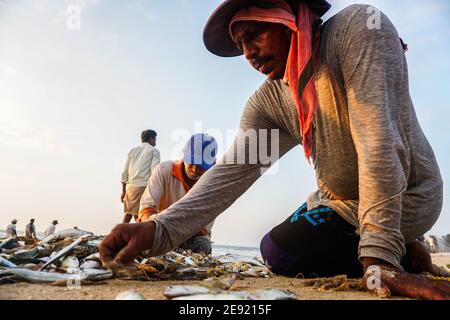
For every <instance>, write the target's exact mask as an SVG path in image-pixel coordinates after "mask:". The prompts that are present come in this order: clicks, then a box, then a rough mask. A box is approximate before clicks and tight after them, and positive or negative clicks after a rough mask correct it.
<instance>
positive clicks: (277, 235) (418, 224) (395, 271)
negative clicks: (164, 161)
mask: <svg viewBox="0 0 450 320" xmlns="http://www.w3.org/2000/svg"><path fill="white" fill-rule="evenodd" d="M336 2H337V1H336ZM329 8H330V5H329V4H328V3H327V1H325V0H307V1H306V0H305V1H297V0H289V1H287V0H258V1H255V0H225V1H222V2H221V3H220V5H219V7H218V8H217V9H216V10H215V11H214V12H213V13H212V14H211V16H210V18H209V20H208V22H207V23H206V26H205V28H204V33H203V40H204V43H205V45H206V48H207V49H208V50H209V51H211V52H212V53H214V54H216V55H218V56H224V57H232V56H239V55H243V57H244V58H245V59H246V60H247V61H248V63H249V64H250V65H251V67H252V68H254V69H256V70H258V71H259V72H260V73H262V74H264V75H266V76H267V79H266V81H265V82H264V83H263V84H262V85H261V86H260V87H259V89H258V90H256V92H255V93H254V94H253V95H252V96H251V97H250V98H249V100H248V102H247V104H246V106H245V108H244V110H243V112H242V116H241V121H240V127H239V130H238V132H237V135H236V138H235V142H234V144H233V145H232V146H231V147H230V149H229V151H228V152H227V154H226V155H225V156H224V157H223V158H222V159H221V160H218V161H217V164H216V165H214V167H213V168H211V169H210V170H209V171H208V172H207V173H206V174H205V175H204V176H203V177H202V178H201V179H200V180H199V181H198V183H197V184H196V185H195V187H194V188H192V189H191V190H190V191H189V192H188V193H187V194H186V196H185V197H183V198H182V199H180V200H179V201H177V202H175V203H174V204H172V205H171V206H170V207H169V208H167V209H166V210H164V211H163V212H161V213H160V214H156V215H152V216H151V217H150V219H149V221H146V222H143V223H136V224H132V225H130V224H126V225H125V224H122V225H118V226H116V227H115V228H114V229H113V230H112V231H111V233H110V234H109V235H108V236H107V237H105V239H104V240H103V242H102V243H101V245H100V255H101V257H102V260H103V262H104V263H105V264H109V263H112V264H119V263H120V264H124V263H128V262H132V261H133V259H134V258H135V257H136V256H137V255H139V253H140V252H142V251H144V250H150V251H149V255H153V256H157V255H161V254H164V253H166V252H168V251H169V250H171V249H173V248H175V247H177V246H179V245H180V244H181V243H183V242H184V241H186V240H187V239H189V237H192V235H194V234H195V233H196V232H198V230H200V229H201V228H202V227H203V226H204V225H206V224H208V223H210V222H212V221H213V220H214V219H216V218H217V216H219V215H220V214H222V213H223V212H225V210H226V209H227V208H229V207H230V206H231V205H232V204H233V203H234V202H235V201H236V200H237V199H238V198H239V197H241V196H242V195H243V194H244V193H245V192H246V191H247V190H248V189H249V188H250V187H251V186H252V185H253V184H254V183H255V182H256V181H257V180H258V179H259V178H260V177H261V176H263V173H264V172H266V170H267V169H268V168H269V167H270V165H272V164H273V163H275V161H277V160H278V159H279V158H280V157H283V156H284V155H285V154H286V153H288V152H289V151H290V150H291V149H294V148H299V145H301V146H302V148H303V152H304V156H305V158H306V159H307V161H308V162H309V163H310V164H311V167H312V168H314V170H315V173H316V181H317V189H316V190H315V191H313V192H312V193H311V194H310V195H309V196H308V198H307V199H306V201H305V200H303V201H301V202H300V199H298V201H299V206H298V209H297V210H295V211H294V212H292V213H287V212H286V218H284V219H283V221H281V222H280V223H279V224H278V225H277V226H274V227H273V228H272V229H271V230H268V232H267V233H266V235H265V236H264V237H263V238H262V239H261V243H260V250H261V255H262V257H263V259H264V261H265V263H266V265H267V266H269V268H270V269H271V271H272V272H273V273H275V274H277V275H284V276H287V277H297V276H299V275H301V276H302V277H305V278H310V277H332V276H336V275H341V274H346V275H348V276H349V277H362V278H363V280H362V283H361V284H362V285H363V286H364V287H365V288H366V289H367V290H369V291H371V292H373V293H376V294H377V295H379V296H385V297H386V296H389V295H391V294H394V295H400V296H405V297H410V298H416V299H417V298H418V299H448V297H450V286H449V285H448V282H446V281H442V280H437V279H432V278H429V277H425V276H420V275H418V274H420V273H422V272H428V273H430V274H432V275H433V276H436V277H442V276H445V273H444V272H443V271H442V270H441V269H440V268H436V267H435V266H434V265H433V263H432V260H431V256H430V253H429V252H428V250H427V248H426V247H425V246H424V245H423V244H422V243H420V242H419V241H418V240H417V239H418V238H419V237H421V236H423V235H424V234H425V233H426V232H428V231H429V230H430V229H431V228H432V227H433V225H434V224H435V223H436V221H437V220H438V218H439V216H440V214H441V210H442V204H443V194H444V193H443V191H444V189H443V181H442V176H441V173H440V169H439V166H438V162H437V160H436V157H435V155H434V152H433V149H432V147H431V145H430V143H429V142H428V140H427V138H426V136H425V134H424V132H423V131H422V129H421V126H420V123H419V120H418V118H417V115H416V111H415V108H414V105H413V102H412V99H411V95H410V91H409V83H408V66H407V59H406V56H405V51H406V45H405V44H404V43H403V41H402V40H401V39H400V38H399V34H398V32H397V30H396V29H395V27H394V25H393V24H392V22H391V21H390V19H389V18H388V17H387V16H386V15H385V14H384V13H382V12H381V11H380V10H378V9H375V8H373V7H371V6H368V5H362V4H357V5H351V6H348V7H346V8H345V9H343V10H341V11H340V12H338V13H336V14H335V15H334V16H333V17H331V18H329V19H328V20H327V21H326V22H323V21H322V19H321V17H322V16H323V15H324V14H325V12H326V11H327V10H328V9H329ZM374 9H375V10H374ZM372 10H374V11H375V12H377V19H378V20H379V21H378V23H379V26H377V27H374V26H370V22H369V23H368V21H370V19H371V16H370V15H369V14H368V12H370V11H372ZM219 77H220V76H219V75H218V74H215V77H213V78H212V79H211V81H218V78H219ZM234 77H235V79H239V77H240V75H239V74H235V75H234ZM429 95H430V96H431V94H429ZM249 133H253V136H254V137H255V138H254V139H251V138H250V139H249ZM258 133H259V135H258ZM268 133H270V134H268ZM269 137H270V139H269ZM272 147H273V149H272ZM273 150H276V152H275V153H274V152H273ZM268 152H271V156H270V157H268ZM267 158H271V159H267ZM247 159H248V160H247ZM300 166H301V162H300V159H299V161H298V162H297V164H296V165H294V166H292V167H291V168H288V170H293V171H295V170H299V168H300ZM303 183H305V181H292V183H288V184H279V185H273V186H272V189H273V190H271V191H273V192H274V193H276V194H279V193H281V194H282V193H283V192H284V191H285V190H286V189H287V188H296V187H298V186H299V185H300V184H303ZM270 196H271V192H269V193H268V194H267V197H270ZM264 200H265V199H254V201H255V202H257V201H264ZM262 203H263V202H262ZM269 210H272V211H273V212H274V213H278V212H279V208H277V207H274V208H269ZM244 214H245V212H243V213H242V215H244ZM288 214H289V215H288ZM259 218H260V219H265V218H266V217H264V215H263V214H261V215H259ZM241 222H242V220H241V219H239V220H238V221H236V223H237V224H238V223H241ZM229 232H230V237H232V236H233V233H235V232H236V231H235V230H230V231H229ZM247 232H249V233H250V232H254V231H253V230H252V229H251V226H249V227H248V228H247ZM374 282H375V283H374Z"/></svg>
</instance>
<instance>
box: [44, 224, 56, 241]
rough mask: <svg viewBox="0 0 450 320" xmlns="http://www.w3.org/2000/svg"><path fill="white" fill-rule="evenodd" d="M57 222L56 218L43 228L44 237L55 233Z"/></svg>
mask: <svg viewBox="0 0 450 320" xmlns="http://www.w3.org/2000/svg"><path fill="white" fill-rule="evenodd" d="M57 224H58V220H53V222H52V223H51V224H50V225H49V226H48V228H47V229H45V232H44V235H45V237H46V238H47V237H48V236H50V235H52V234H54V233H55V230H56V225H57Z"/></svg>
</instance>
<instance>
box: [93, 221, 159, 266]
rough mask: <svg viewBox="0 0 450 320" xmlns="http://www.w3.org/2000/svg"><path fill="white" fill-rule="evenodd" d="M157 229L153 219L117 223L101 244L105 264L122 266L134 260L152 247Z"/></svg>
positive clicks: (100, 249)
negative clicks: (140, 221)
mask: <svg viewBox="0 0 450 320" xmlns="http://www.w3.org/2000/svg"><path fill="white" fill-rule="evenodd" d="M155 230H156V225H155V223H154V222H153V221H148V222H142V223H133V224H118V225H116V226H115V227H114V229H112V230H111V233H110V234H109V235H108V236H107V237H106V238H105V239H104V240H103V241H102V243H101V244H100V247H99V251H100V258H101V259H102V261H103V264H104V265H106V266H120V265H125V264H128V263H130V262H132V261H133V259H135V258H136V257H138V256H139V255H140V254H141V253H142V252H143V251H145V250H147V249H151V248H152V245H153V238H154V236H155Z"/></svg>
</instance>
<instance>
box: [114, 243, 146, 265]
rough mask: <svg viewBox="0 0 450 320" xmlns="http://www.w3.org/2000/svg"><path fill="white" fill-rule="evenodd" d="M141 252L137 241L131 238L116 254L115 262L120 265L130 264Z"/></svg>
mask: <svg viewBox="0 0 450 320" xmlns="http://www.w3.org/2000/svg"><path fill="white" fill-rule="evenodd" d="M140 253H141V250H139V248H138V247H137V246H136V243H135V241H133V240H131V241H130V242H128V244H127V245H126V246H125V247H124V248H123V249H122V250H120V251H119V253H118V254H117V255H116V258H115V259H114V263H115V264H119V265H126V264H129V263H130V262H132V261H133V260H134V258H136V257H137V256H139V254H140Z"/></svg>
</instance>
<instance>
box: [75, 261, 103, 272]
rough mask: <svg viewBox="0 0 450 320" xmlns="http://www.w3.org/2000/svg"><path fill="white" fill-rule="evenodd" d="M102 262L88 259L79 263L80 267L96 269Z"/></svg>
mask: <svg viewBox="0 0 450 320" xmlns="http://www.w3.org/2000/svg"><path fill="white" fill-rule="evenodd" d="M101 266H102V264H101V263H100V262H98V261H95V260H88V261H85V262H83V263H82V264H81V266H80V269H82V270H84V269H98V268H99V267H101Z"/></svg>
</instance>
